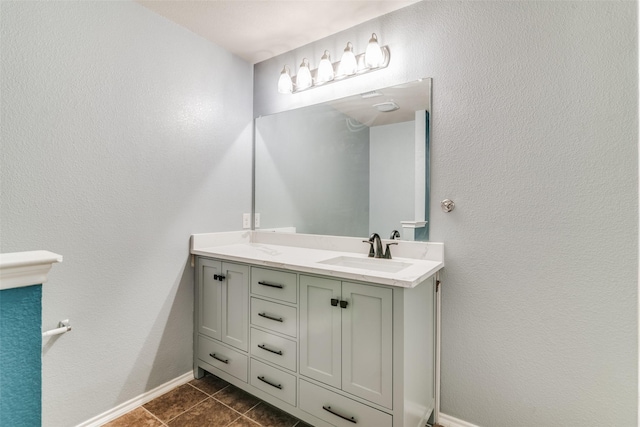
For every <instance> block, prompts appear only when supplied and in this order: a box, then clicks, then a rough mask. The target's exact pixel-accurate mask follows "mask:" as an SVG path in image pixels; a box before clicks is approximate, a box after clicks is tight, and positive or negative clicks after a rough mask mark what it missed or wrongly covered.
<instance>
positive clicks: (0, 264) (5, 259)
mask: <svg viewBox="0 0 640 427" xmlns="http://www.w3.org/2000/svg"><path fill="white" fill-rule="evenodd" d="M56 262H62V255H58V254H55V253H53V252H49V251H28V252H11V253H4V254H0V290H6V289H14V288H21V287H25V286H31V285H40V284H42V283H44V282H46V281H47V273H48V272H49V270H51V266H52V265H53V263H56Z"/></svg>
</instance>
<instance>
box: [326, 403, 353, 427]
mask: <svg viewBox="0 0 640 427" xmlns="http://www.w3.org/2000/svg"><path fill="white" fill-rule="evenodd" d="M322 409H324V410H325V411H327V412H330V413H332V414H333V415H335V416H336V417H340V418H342V419H343V420H347V421H349V422H350V423H354V424H358V422H357V421H356V419H355V418H354V417H347V416H345V415H342V414H339V413H337V412H336V411H334V410H333V409H331V406H323V407H322Z"/></svg>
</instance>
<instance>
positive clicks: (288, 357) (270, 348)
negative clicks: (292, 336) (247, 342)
mask: <svg viewBox="0 0 640 427" xmlns="http://www.w3.org/2000/svg"><path fill="white" fill-rule="evenodd" d="M296 346H297V344H296V342H295V341H291V340H288V339H286V338H282V337H279V336H276V335H273V334H270V333H268V332H264V331H260V330H258V329H254V328H251V355H252V356H256V357H259V358H260V359H264V360H266V361H268V362H271V363H274V364H276V365H279V366H282V367H283V368H287V369H290V370H292V371H294V372H295V370H296Z"/></svg>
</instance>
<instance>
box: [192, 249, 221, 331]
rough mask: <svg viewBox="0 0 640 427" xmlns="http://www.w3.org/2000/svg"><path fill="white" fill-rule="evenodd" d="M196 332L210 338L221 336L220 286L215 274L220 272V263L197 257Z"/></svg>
mask: <svg viewBox="0 0 640 427" xmlns="http://www.w3.org/2000/svg"><path fill="white" fill-rule="evenodd" d="M197 265H198V271H197V276H196V279H197V284H198V290H197V292H198V332H199V333H201V334H203V335H206V336H208V337H211V338H215V339H218V340H219V339H221V338H222V309H221V307H222V288H223V287H224V285H223V283H224V282H220V281H219V280H217V279H214V275H215V276H219V275H220V274H222V263H221V262H220V261H214V260H210V259H202V258H198V264H197Z"/></svg>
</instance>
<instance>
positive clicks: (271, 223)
mask: <svg viewBox="0 0 640 427" xmlns="http://www.w3.org/2000/svg"><path fill="white" fill-rule="evenodd" d="M430 115H431V79H430V78H426V79H420V80H418V81H414V82H410V83H406V84H403V85H399V86H394V87H389V88H383V89H376V90H373V91H370V92H367V93H363V94H360V95H356V96H350V97H347V98H343V99H339V100H335V101H331V102H326V103H323V104H317V105H312V106H308V107H304V108H299V109H295V110H289V111H285V112H282V113H277V114H273V115H268V116H262V117H258V118H257V119H256V120H255V133H254V135H255V170H254V214H259V215H260V227H259V228H260V229H283V230H289V231H292V230H295V231H296V232H298V233H305V234H324V235H333V236H353V237H366V236H369V235H370V234H371V233H373V232H376V233H378V234H380V236H381V237H383V238H387V237H389V236H390V234H391V232H392V230H398V231H399V233H400V236H401V239H405V240H428V236H429V233H428V230H429V228H428V227H429V223H428V220H429V218H428V213H429V127H430V126H429V122H430Z"/></svg>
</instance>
